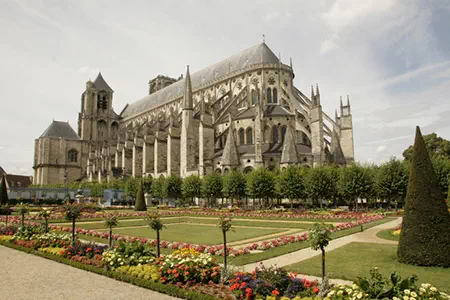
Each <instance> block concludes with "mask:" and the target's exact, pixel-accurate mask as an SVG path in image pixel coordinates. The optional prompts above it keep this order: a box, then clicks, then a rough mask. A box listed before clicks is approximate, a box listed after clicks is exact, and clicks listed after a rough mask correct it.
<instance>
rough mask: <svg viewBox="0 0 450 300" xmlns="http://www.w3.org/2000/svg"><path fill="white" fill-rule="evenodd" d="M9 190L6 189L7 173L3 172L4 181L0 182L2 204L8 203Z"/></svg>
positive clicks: (0, 201) (0, 203) (0, 200)
mask: <svg viewBox="0 0 450 300" xmlns="http://www.w3.org/2000/svg"><path fill="white" fill-rule="evenodd" d="M8 202H9V201H8V191H7V190H6V175H5V174H3V176H2V182H1V183H0V205H6V204H8Z"/></svg>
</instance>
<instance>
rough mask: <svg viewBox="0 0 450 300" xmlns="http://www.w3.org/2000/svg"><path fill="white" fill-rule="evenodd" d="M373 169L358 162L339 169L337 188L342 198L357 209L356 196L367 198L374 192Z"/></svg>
mask: <svg viewBox="0 0 450 300" xmlns="http://www.w3.org/2000/svg"><path fill="white" fill-rule="evenodd" d="M374 183H375V179H374V174H373V170H372V169H371V168H370V167H364V166H361V165H358V164H352V165H350V166H348V167H346V168H343V169H342V171H341V178H340V182H339V188H340V192H341V194H342V196H343V197H344V199H346V200H347V201H349V202H350V204H354V205H355V206H356V209H358V198H360V199H364V198H365V199H368V198H370V197H372V195H373V193H374V192H375V188H374V187H375V186H374V185H375V184H374Z"/></svg>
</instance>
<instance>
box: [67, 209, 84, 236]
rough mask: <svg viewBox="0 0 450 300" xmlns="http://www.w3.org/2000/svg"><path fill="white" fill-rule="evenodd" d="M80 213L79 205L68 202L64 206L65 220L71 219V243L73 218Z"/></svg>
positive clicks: (76, 217) (73, 230)
mask: <svg viewBox="0 0 450 300" xmlns="http://www.w3.org/2000/svg"><path fill="white" fill-rule="evenodd" d="M80 215H81V207H79V206H76V205H73V204H68V205H66V207H65V218H66V220H67V221H72V244H75V220H76V219H78V218H79V217H80Z"/></svg>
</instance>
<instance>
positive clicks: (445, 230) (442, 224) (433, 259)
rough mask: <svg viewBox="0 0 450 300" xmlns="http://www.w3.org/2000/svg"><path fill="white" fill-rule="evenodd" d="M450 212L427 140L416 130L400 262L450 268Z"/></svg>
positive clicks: (401, 237) (400, 242)
mask: <svg viewBox="0 0 450 300" xmlns="http://www.w3.org/2000/svg"><path fill="white" fill-rule="evenodd" d="M449 228H450V214H449V212H448V209H447V205H446V204H445V201H444V199H442V194H441V192H440V191H439V189H438V183H437V180H436V175H435V173H434V170H433V165H432V164H431V160H430V157H429V155H428V152H427V150H426V148H425V142H424V140H423V138H422V134H421V133H420V129H419V127H417V129H416V138H415V141H414V149H413V156H412V165H411V173H410V175H409V183H408V192H407V195H406V206H405V215H404V217H403V223H402V231H401V234H400V240H399V246H398V251H397V256H398V259H399V261H400V262H403V263H407V264H413V265H421V266H443V267H450V251H449V249H450V230H449Z"/></svg>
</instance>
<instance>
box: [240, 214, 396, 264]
mask: <svg viewBox="0 0 450 300" xmlns="http://www.w3.org/2000/svg"><path fill="white" fill-rule="evenodd" d="M401 222H402V218H398V219H395V220H393V221H390V222H387V223H384V224H381V225H378V226H374V227H372V228H369V229H367V230H365V231H363V232H359V233H354V234H351V235H347V236H344V237H341V238H338V239H335V240H332V241H330V243H329V245H328V246H327V248H326V250H327V252H328V251H331V250H334V249H337V248H339V247H342V246H344V245H347V244H349V243H352V242H361V243H376V244H397V243H398V242H397V241H390V240H385V239H380V238H378V237H377V233H378V232H379V231H382V230H385V229H389V228H394V227H395V226H397V225H398V224H400V223H401ZM319 254H320V251H316V250H312V249H311V248H305V249H301V250H298V251H295V252H292V253H288V254H285V255H281V256H277V257H274V258H270V259H267V260H265V261H263V263H264V265H265V266H271V265H277V266H279V267H284V266H288V265H291V264H294V263H297V262H300V261H303V260H306V259H308V258H311V257H314V256H316V255H319ZM257 264H258V263H252V264H248V265H245V266H244V271H246V272H251V271H253V270H254V269H255V267H256V265H257Z"/></svg>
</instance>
